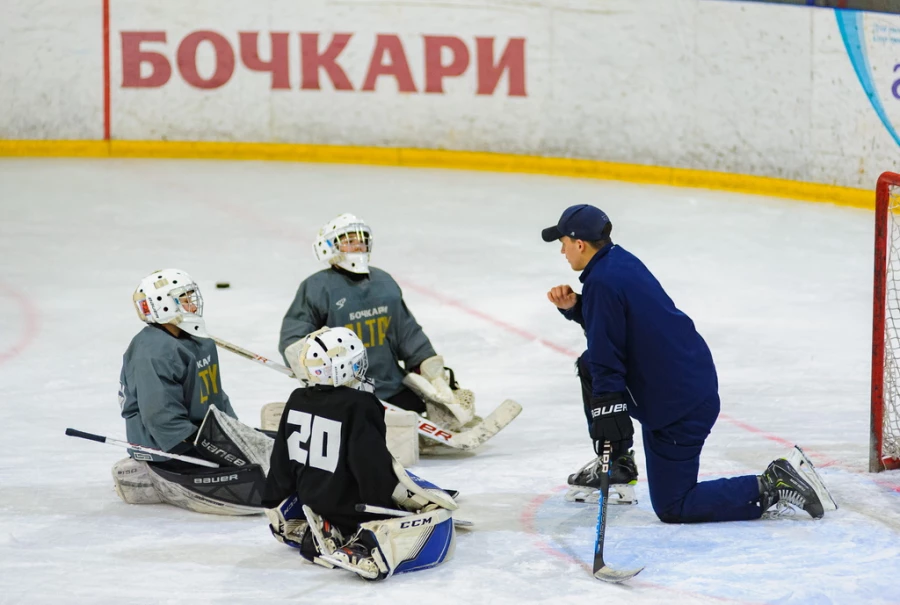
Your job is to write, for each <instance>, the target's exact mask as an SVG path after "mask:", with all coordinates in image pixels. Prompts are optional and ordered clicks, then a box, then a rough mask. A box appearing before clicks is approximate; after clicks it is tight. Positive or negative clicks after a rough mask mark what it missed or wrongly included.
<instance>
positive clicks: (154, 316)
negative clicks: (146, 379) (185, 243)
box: [132, 269, 209, 338]
mask: <svg viewBox="0 0 900 605" xmlns="http://www.w3.org/2000/svg"><path fill="white" fill-rule="evenodd" d="M132 300H133V301H134V308H135V310H136V311H137V314H138V317H139V318H140V319H141V321H143V322H145V323H148V324H170V325H173V326H177V327H179V328H181V329H182V330H184V331H185V332H187V333H188V334H190V335H191V336H199V337H200V338H209V334H207V333H206V324H205V323H204V321H203V295H202V294H200V287H199V286H197V282H195V281H194V279H193V278H192V277H191V276H190V275H188V274H187V273H185V272H184V271H182V270H180V269H162V270H160V271H154V272H153V273H151V274H150V275H148V276H147V277H145V278H144V279H142V280H141V283H140V284H138V287H137V289H136V290H135V291H134V296H132Z"/></svg>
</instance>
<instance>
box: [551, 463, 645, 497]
mask: <svg viewBox="0 0 900 605" xmlns="http://www.w3.org/2000/svg"><path fill="white" fill-rule="evenodd" d="M601 468H602V466H601V463H600V457H599V456H598V457H597V458H596V459H594V460H591V461H590V462H588V463H587V464H585V465H584V466H583V467H582V468H581V470H579V471H578V472H577V473H574V474H571V475H569V480H568V483H569V486H570V487H569V491H568V492H566V500H567V501H568V502H587V503H597V501H598V500H599V497H600V496H599V494H600V472H601V471H600V469H601ZM637 478H638V470H637V465H636V464H635V462H634V450H631V451H629V452H628V453H626V454H623V455H621V456H619V458H617V459H616V460H614V461H613V463H612V465H611V468H610V476H609V490H610V491H609V495H610V498H609V503H610V504H637V498H636V497H635V495H634V486H635V485H637Z"/></svg>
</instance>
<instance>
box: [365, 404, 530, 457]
mask: <svg viewBox="0 0 900 605" xmlns="http://www.w3.org/2000/svg"><path fill="white" fill-rule="evenodd" d="M382 403H383V404H384V407H385V409H388V410H395V411H403V410H401V409H400V408H398V407H396V406H393V405H391V404H389V403H386V402H382ZM521 412H522V406H521V405H519V404H518V403H516V402H515V401H513V400H512V399H507V400H506V401H504V402H503V403H501V404H500V405H498V406H497V407H496V409H494V411H493V412H491V413H490V414H488V415H487V416H485V417H484V419H483V420H482V421H481V422H479V423H478V424H476V425H475V426H473V427H471V428H468V429H466V430H464V431H459V432H455V431H451V430H449V429H445V428H441V427H439V426H437V425H435V424H433V423H432V422H430V421H428V420H426V419H424V418H422V417H421V416H418V415H417V416H418V421H419V424H418V426H417V427H416V430H417V431H418V432H419V434H420V435H423V436H425V437H428V438H429V439H431V440H433V441H437V442H438V443H441V444H443V445H447V446H449V447H452V448H455V449H459V450H464V451H466V450H474V449H475V448H477V447H478V446H480V445H482V444H483V443H484V442H485V441H487V440H488V439H490V438H492V437H493V436H494V435H496V434H497V433H499V432H500V431H501V430H503V428H505V427H506V426H507V425H508V424H509V423H510V422H512V421H513V420H515V418H516V416H518V415H519V414H520V413H521Z"/></svg>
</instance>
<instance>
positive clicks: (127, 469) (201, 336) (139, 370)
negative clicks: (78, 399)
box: [112, 269, 274, 515]
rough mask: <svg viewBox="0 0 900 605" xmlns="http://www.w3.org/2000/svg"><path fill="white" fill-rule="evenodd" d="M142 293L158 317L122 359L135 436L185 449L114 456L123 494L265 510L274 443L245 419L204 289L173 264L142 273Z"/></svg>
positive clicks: (216, 508) (142, 312) (148, 317)
mask: <svg viewBox="0 0 900 605" xmlns="http://www.w3.org/2000/svg"><path fill="white" fill-rule="evenodd" d="M133 302H134V306H135V309H136V310H137V313H138V317H140V319H141V320H142V321H143V322H145V323H146V324H148V325H147V326H145V327H144V329H143V330H141V331H140V332H139V333H138V334H137V335H136V336H135V337H134V338H133V339H132V341H131V345H130V346H129V347H128V350H127V351H126V352H125V355H124V359H123V363H122V372H121V376H120V383H121V385H120V391H119V403H120V405H121V407H122V417H123V418H125V428H126V433H127V435H128V441H129V442H130V443H132V444H135V445H138V446H144V447H148V448H153V449H156V450H161V451H163V452H169V453H172V454H177V455H180V456H181V457H182V458H181V459H178V460H174V459H170V458H167V457H162V456H159V455H156V454H147V453H143V452H138V451H133V450H132V451H131V452H130V454H131V457H129V458H125V459H123V460H120V461H118V462H116V464H115V465H113V469H112V474H113V480H114V481H115V487H116V493H118V494H119V497H121V498H122V500H124V501H125V502H127V503H129V504H157V503H166V504H172V505H174V506H178V507H180V508H185V509H188V510H192V511H195V512H201V513H213V514H220V515H251V514H260V513H262V512H263V510H262V491H263V488H264V487H265V479H266V477H265V474H266V472H267V471H268V467H269V457H270V454H271V451H272V444H273V443H274V442H273V440H272V438H271V437H268V436H266V435H264V434H263V433H260V432H259V431H256V430H255V429H253V428H251V427H249V426H247V425H245V424H242V423H241V422H239V421H238V420H237V418H236V416H235V413H234V409H233V408H232V407H231V401H230V400H229V399H228V395H226V394H225V391H224V390H223V389H222V381H221V376H220V373H219V356H218V351H217V350H216V345H215V343H214V342H213V341H212V340H211V339H210V337H209V335H208V334H207V333H206V324H205V323H204V320H203V297H202V295H201V294H200V288H199V287H198V286H197V284H196V282H194V280H193V279H192V278H191V276H190V275H188V274H187V273H185V272H184V271H180V270H178V269H163V270H160V271H154V272H153V273H151V274H150V275H148V276H147V277H146V278H144V279H143V280H142V281H141V283H140V284H139V285H138V287H137V289H136V290H135V292H134V296H133ZM185 458H187V459H205V460H207V461H210V462H215V463H216V464H218V465H219V467H220V468H208V467H206V466H198V465H197V464H195V463H191V462H185V461H184V459H185ZM199 462H200V463H202V462H203V460H200V461H199ZM213 466H214V465H213Z"/></svg>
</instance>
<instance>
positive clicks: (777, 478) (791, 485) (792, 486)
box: [760, 448, 837, 519]
mask: <svg viewBox="0 0 900 605" xmlns="http://www.w3.org/2000/svg"><path fill="white" fill-rule="evenodd" d="M760 486H761V489H760V506H761V507H762V509H763V516H765V517H767V518H773V517H783V516H789V515H791V514H792V513H793V509H794V508H797V509H801V510H805V511H806V512H807V513H809V515H810V516H811V517H812V518H813V519H821V518H822V517H823V516H824V515H825V510H826V509H827V510H835V509H836V508H837V505H836V504H835V502H834V500H833V499H832V497H831V494H829V493H828V490H827V489H826V488H825V484H824V483H822V480H821V478H819V476H818V473H816V470H815V467H814V466H813V465H812V462H810V461H809V459H808V458H806V456H805V455H804V454H803V451H802V450H800V448H795V450H794V451H793V452H791V455H790V456H788V458H779V459H778V460H775V461H774V462H772V463H771V464H770V465H769V467H768V468H767V469H766V471H765V472H764V473H763V474H762V475H761V476H760ZM773 506H774V507H775V509H774V510H770V509H771V508H772V507H773Z"/></svg>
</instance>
